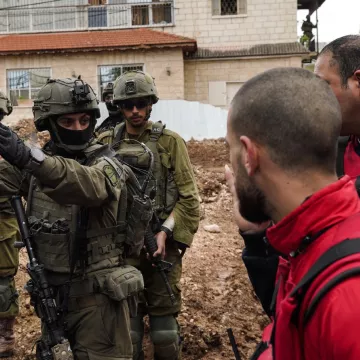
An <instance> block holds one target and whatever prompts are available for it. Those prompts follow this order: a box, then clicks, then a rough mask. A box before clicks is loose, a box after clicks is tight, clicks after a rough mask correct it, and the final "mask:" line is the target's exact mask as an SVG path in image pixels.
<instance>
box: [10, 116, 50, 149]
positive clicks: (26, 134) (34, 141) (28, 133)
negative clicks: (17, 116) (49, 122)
mask: <svg viewBox="0 0 360 360" xmlns="http://www.w3.org/2000/svg"><path fill="white" fill-rule="evenodd" d="M11 128H12V129H13V130H14V131H15V132H16V133H17V134H18V135H19V136H20V138H21V139H23V140H25V142H26V143H27V144H29V145H31V146H40V147H42V146H44V145H45V143H46V142H47V141H49V139H50V136H49V133H48V132H47V131H43V132H37V131H36V128H35V124H34V120H33V119H24V120H20V121H19V122H18V123H17V124H16V125H13V126H11Z"/></svg>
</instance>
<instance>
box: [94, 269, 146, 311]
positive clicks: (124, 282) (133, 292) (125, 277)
mask: <svg viewBox="0 0 360 360" xmlns="http://www.w3.org/2000/svg"><path fill="white" fill-rule="evenodd" d="M98 283H99V286H100V292H101V293H102V294H104V295H107V296H108V297H109V298H110V299H112V300H114V301H124V300H127V302H128V305H129V310H130V316H131V317H134V316H136V314H137V303H138V297H139V293H140V292H142V291H143V290H144V279H143V277H142V275H141V272H140V271H139V270H137V269H136V268H134V267H133V266H130V265H125V266H123V267H121V268H117V269H116V270H114V271H112V272H109V273H108V274H106V275H105V276H101V274H100V276H99V277H98Z"/></svg>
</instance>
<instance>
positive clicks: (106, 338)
mask: <svg viewBox="0 0 360 360" xmlns="http://www.w3.org/2000/svg"><path fill="white" fill-rule="evenodd" d="M65 326H66V336H67V337H68V339H69V342H70V345H71V349H72V351H73V354H74V359H75V360H130V359H132V342H131V336H130V316H129V308H128V303H127V301H126V300H125V301H121V302H117V301H114V300H112V299H110V298H109V297H108V296H106V295H104V294H98V293H96V294H89V295H86V296H81V297H70V298H69V304H68V313H67V315H66V317H65ZM46 336H48V334H47V331H46V328H45V327H44V326H42V337H43V338H44V337H46Z"/></svg>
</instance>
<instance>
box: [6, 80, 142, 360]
mask: <svg viewBox="0 0 360 360" xmlns="http://www.w3.org/2000/svg"><path fill="white" fill-rule="evenodd" d="M33 111H34V116H35V124H36V127H37V129H38V130H39V131H43V130H45V129H47V130H49V131H50V135H51V139H52V140H51V142H50V143H49V144H47V145H46V146H45V148H44V152H45V154H46V156H45V158H44V159H42V161H37V163H36V161H35V160H36V159H35V160H34V159H33V160H29V161H27V163H26V164H27V165H24V166H23V165H22V166H20V164H19V162H18V161H19V160H18V159H17V160H13V161H11V157H9V155H8V156H7V157H6V151H4V150H3V149H2V148H1V145H0V149H2V150H1V154H2V155H3V156H4V157H5V158H6V159H7V160H8V161H11V164H14V165H15V166H13V165H11V164H10V163H9V162H7V161H1V162H0V193H1V194H6V196H8V197H10V196H11V195H14V194H20V195H21V196H24V197H26V198H27V214H28V215H29V216H30V217H29V222H30V218H31V219H32V223H35V224H37V225H38V224H40V225H41V226H40V230H39V231H37V232H36V233H35V234H34V235H33V240H34V251H35V254H36V256H37V258H38V259H39V261H40V263H42V264H43V265H44V268H45V271H46V275H47V280H48V282H49V283H50V285H51V286H52V288H53V290H54V294H55V298H56V300H57V303H58V304H62V303H64V300H65V299H66V298H68V311H67V313H66V316H65V318H64V319H63V320H64V324H66V334H67V336H68V338H69V340H70V344H71V347H72V350H73V353H74V357H75V359H77V360H102V359H104V360H105V359H106V360H129V359H131V358H132V343H131V338H130V313H129V306H130V305H133V304H134V300H136V296H137V294H138V292H139V290H141V289H142V286H143V280H142V276H141V274H140V272H139V271H138V270H136V269H135V268H134V267H131V266H124V255H125V239H126V226H125V221H126V218H125V217H124V213H123V212H121V209H123V208H124V209H126V202H127V199H126V197H125V198H124V196H123V191H124V188H125V183H126V181H127V179H128V176H129V173H130V172H131V171H130V170H129V169H128V168H127V167H126V166H122V165H121V164H120V163H119V162H116V159H114V158H113V157H111V156H112V155H111V152H109V148H108V146H106V145H105V146H104V145H101V144H98V143H97V142H96V141H94V140H93V139H92V133H93V130H94V127H95V123H96V118H97V117H99V116H100V112H99V109H98V105H97V100H96V97H95V94H94V93H93V91H92V89H91V88H90V87H88V85H87V84H86V83H84V82H82V81H79V80H77V81H75V82H74V81H73V80H72V79H58V80H49V81H48V83H47V84H46V85H44V87H43V88H42V89H41V90H40V91H39V93H38V97H37V99H36V100H35V101H34V107H33ZM75 113H87V114H89V115H90V116H91V120H90V125H89V127H88V128H87V129H85V130H79V131H77V134H76V137H71V134H70V133H71V132H72V131H74V130H69V129H65V128H62V129H61V126H60V125H59V124H57V122H56V119H57V118H58V117H59V116H61V115H66V114H75ZM2 130H4V129H3V128H2ZM64 131H65V132H64ZM64 134H66V135H67V136H64ZM13 136H15V135H13ZM15 139H16V138H15ZM69 139H71V141H70V140H69ZM17 142H19V140H18V141H17ZM69 142H70V143H69ZM20 145H21V144H20ZM22 146H23V148H22V151H21V152H19V153H21V154H24V153H26V151H28V150H26V147H25V148H24V145H23V144H22ZM24 149H25V150H24ZM58 154H62V155H63V156H64V157H60V156H57V155H58ZM50 155H51V156H50ZM31 156H33V155H32V153H31V152H30V157H31ZM31 161H32V162H34V161H35V164H33V163H32V162H31ZM29 164H30V165H29ZM29 171H30V174H31V175H30V174H29ZM1 215H3V211H2V212H1ZM60 219H61V221H62V223H65V225H66V226H67V227H68V230H64V231H56V232H55V231H53V230H54V229H55V227H54V225H55V224H56V223H58V221H60ZM1 224H2V222H1ZM66 226H65V228H66ZM63 227H64V226H63ZM49 229H50V231H49ZM73 259H75V260H73ZM72 264H74V265H75V266H74V269H72ZM71 274H72V275H71ZM70 277H71V278H72V280H71V286H70V289H69V296H68V297H67V292H68V288H67V285H66V284H67V283H68V281H69V279H70ZM112 277H114V278H116V279H119V280H121V281H120V283H121V284H122V285H121V284H120V283H118V285H116V286H123V287H122V289H121V290H123V291H124V294H125V296H124V297H123V298H119V296H115V295H114V292H113V289H112V288H111V287H110V285H109V284H108V280H109V279H110V278H111V279H112ZM115 283H116V282H115ZM35 295H36V294H35ZM35 295H34V296H33V297H32V299H33V300H34V302H35V309H36V310H37V311H39V307H38V306H37V305H36V303H37V301H38V300H37V298H36V296H35ZM127 300H129V301H127ZM39 316H40V317H41V314H39ZM48 337H49V334H48V333H47V331H46V329H45V327H44V326H43V334H42V341H45V342H46V339H48ZM40 345H41V343H40ZM37 357H38V358H39V355H37Z"/></svg>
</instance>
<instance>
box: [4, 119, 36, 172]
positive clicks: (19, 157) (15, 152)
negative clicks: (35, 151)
mask: <svg viewBox="0 0 360 360" xmlns="http://www.w3.org/2000/svg"><path fill="white" fill-rule="evenodd" d="M0 155H1V156H2V157H3V158H4V159H5V160H6V161H7V162H9V163H10V164H12V165H15V166H16V167H18V168H19V169H22V168H23V167H24V166H25V165H26V164H27V163H28V162H29V160H30V149H29V148H28V147H27V146H26V145H25V144H24V142H23V141H22V140H21V139H20V138H19V137H18V136H17V135H16V134H15V133H14V132H13V131H12V130H11V129H10V128H8V127H7V126H5V125H3V124H2V123H0Z"/></svg>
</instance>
